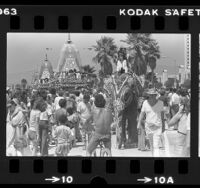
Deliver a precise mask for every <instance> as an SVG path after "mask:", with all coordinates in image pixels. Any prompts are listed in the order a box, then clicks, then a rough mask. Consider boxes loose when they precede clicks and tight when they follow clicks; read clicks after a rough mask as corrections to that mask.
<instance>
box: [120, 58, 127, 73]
mask: <svg viewBox="0 0 200 188" xmlns="http://www.w3.org/2000/svg"><path fill="white" fill-rule="evenodd" d="M122 68H123V69H124V70H125V72H128V67H127V62H126V60H123V62H121V61H117V71H118V72H119V71H120V70H121V69H122Z"/></svg>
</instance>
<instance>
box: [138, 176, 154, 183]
mask: <svg viewBox="0 0 200 188" xmlns="http://www.w3.org/2000/svg"><path fill="white" fill-rule="evenodd" d="M137 181H143V182H144V183H148V182H150V181H152V179H151V178H148V177H144V179H137Z"/></svg>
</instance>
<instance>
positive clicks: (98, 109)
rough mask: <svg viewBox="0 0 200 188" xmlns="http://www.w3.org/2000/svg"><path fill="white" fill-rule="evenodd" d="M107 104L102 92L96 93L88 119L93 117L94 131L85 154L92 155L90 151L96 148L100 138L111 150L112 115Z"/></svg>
mask: <svg viewBox="0 0 200 188" xmlns="http://www.w3.org/2000/svg"><path fill="white" fill-rule="evenodd" d="M107 104H108V103H107ZM107 104H106V99H105V98H104V96H103V95H102V94H97V95H96V96H95V100H94V105H95V106H94V108H93V110H92V114H91V117H90V119H93V122H94V129H95V131H94V132H93V135H92V138H91V140H90V141H89V144H88V147H87V149H86V151H87V152H86V155H87V156H91V155H92V152H93V151H94V150H95V149H96V148H97V146H98V144H99V143H100V141H101V140H102V141H103V143H104V146H105V148H107V149H109V150H110V151H111V123H112V121H113V116H112V109H111V108H110V106H109V105H107ZM88 121H89V119H88Z"/></svg>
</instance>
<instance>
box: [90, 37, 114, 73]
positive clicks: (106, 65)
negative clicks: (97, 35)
mask: <svg viewBox="0 0 200 188" xmlns="http://www.w3.org/2000/svg"><path fill="white" fill-rule="evenodd" d="M92 49H94V51H95V52H96V53H97V54H96V56H95V57H94V58H93V61H94V62H95V63H99V64H100V66H101V71H102V72H103V74H104V75H111V74H112V72H113V67H112V63H115V61H116V59H117V58H116V57H117V46H116V45H115V42H114V39H113V38H111V37H105V36H103V37H101V39H100V40H97V41H96V45H94V46H92Z"/></svg>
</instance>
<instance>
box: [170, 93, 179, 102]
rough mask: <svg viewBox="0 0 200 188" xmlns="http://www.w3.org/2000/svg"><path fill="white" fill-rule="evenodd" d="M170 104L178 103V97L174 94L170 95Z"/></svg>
mask: <svg viewBox="0 0 200 188" xmlns="http://www.w3.org/2000/svg"><path fill="white" fill-rule="evenodd" d="M171 102H172V105H174V104H179V103H180V97H179V96H178V95H177V93H174V94H173V95H172V97H171Z"/></svg>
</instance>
